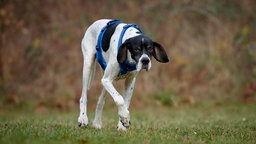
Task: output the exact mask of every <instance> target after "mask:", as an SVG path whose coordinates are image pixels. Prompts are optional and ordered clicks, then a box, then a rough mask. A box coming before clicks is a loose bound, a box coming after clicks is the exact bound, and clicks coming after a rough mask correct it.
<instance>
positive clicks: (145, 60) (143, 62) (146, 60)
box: [141, 58, 149, 65]
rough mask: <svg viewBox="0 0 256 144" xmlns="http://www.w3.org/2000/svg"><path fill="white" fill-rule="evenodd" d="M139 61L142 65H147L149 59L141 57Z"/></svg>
mask: <svg viewBox="0 0 256 144" xmlns="http://www.w3.org/2000/svg"><path fill="white" fill-rule="evenodd" d="M141 63H142V64H143V65H147V64H148V63H149V59H148V58H142V59H141Z"/></svg>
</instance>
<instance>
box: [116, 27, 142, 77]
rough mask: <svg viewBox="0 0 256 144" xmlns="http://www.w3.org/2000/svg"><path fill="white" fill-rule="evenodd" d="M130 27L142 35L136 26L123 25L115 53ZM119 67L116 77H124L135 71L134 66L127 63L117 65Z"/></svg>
mask: <svg viewBox="0 0 256 144" xmlns="http://www.w3.org/2000/svg"><path fill="white" fill-rule="evenodd" d="M130 27H133V28H135V29H137V30H139V32H140V33H142V31H141V30H140V28H139V27H138V26H137V25H136V24H127V25H125V26H124V27H123V30H122V32H121V34H120V36H119V40H118V46H117V51H119V48H120V46H121V45H122V41H123V37H124V34H125V32H126V30H127V29H128V28H130ZM119 67H120V71H119V73H118V76H121V75H125V74H126V73H127V72H130V71H134V70H136V64H130V63H129V62H128V61H124V62H123V63H119Z"/></svg>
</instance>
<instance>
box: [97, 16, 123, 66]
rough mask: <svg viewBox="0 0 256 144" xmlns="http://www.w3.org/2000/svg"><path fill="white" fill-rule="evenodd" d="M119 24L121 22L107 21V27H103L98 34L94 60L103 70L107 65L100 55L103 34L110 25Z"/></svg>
mask: <svg viewBox="0 0 256 144" xmlns="http://www.w3.org/2000/svg"><path fill="white" fill-rule="evenodd" d="M121 22H122V21H120V20H117V19H115V20H112V21H109V22H108V23H107V25H106V26H104V27H103V28H102V29H101V32H100V34H99V36H98V41H97V45H96V51H97V53H96V59H97V61H98V62H99V64H100V66H101V68H102V69H103V70H105V69H106V67H107V63H106V61H105V59H104V57H103V55H102V50H103V48H102V38H103V36H104V34H105V32H106V31H107V29H108V27H110V26H111V25H113V24H115V23H121Z"/></svg>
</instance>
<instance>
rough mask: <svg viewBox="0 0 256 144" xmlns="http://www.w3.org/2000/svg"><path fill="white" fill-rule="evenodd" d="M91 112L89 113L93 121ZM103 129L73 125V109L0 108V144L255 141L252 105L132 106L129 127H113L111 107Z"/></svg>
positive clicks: (255, 112) (255, 115)
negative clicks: (144, 107)
mask: <svg viewBox="0 0 256 144" xmlns="http://www.w3.org/2000/svg"><path fill="white" fill-rule="evenodd" d="M93 115H94V111H90V112H89V119H90V120H92V118H93ZM103 115H104V116H103V124H104V128H103V129H101V130H96V129H94V128H91V127H88V128H79V127H77V116H78V111H75V110H73V111H67V112H58V111H54V110H53V111H51V112H47V113H44V114H36V113H34V112H27V110H26V111H25V110H12V111H8V112H7V111H1V112H0V143H1V144H8V143H19V144H20V143H29V144H32V143H36V144H40V143H43V144H46V143H78V144H79V143H80V144H95V143H104V144H105V143H106V144H108V143H110V144H115V143H117V144H118V143H122V144H123V143H131V144H136V143H138V144H141V143H152V144H160V143H168V144H169V143H198V144H201V143H202V144H203V143H216V144H220V143H232V144H234V143H239V144H240V143H252V144H253V143H256V105H253V104H251V105H243V104H225V105H224V104H209V105H206V104H198V105H196V106H188V105H184V106H179V107H161V108H160V107H157V106H153V107H151V108H147V109H144V110H139V111H138V110H137V109H131V122H132V126H131V128H130V129H129V130H128V131H126V132H118V131H117V130H116V124H117V121H116V120H117V113H116V108H113V107H109V108H105V111H104V114H103Z"/></svg>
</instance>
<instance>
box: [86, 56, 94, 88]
mask: <svg viewBox="0 0 256 144" xmlns="http://www.w3.org/2000/svg"><path fill="white" fill-rule="evenodd" d="M95 71H96V58H95V57H94V60H93V63H92V67H91V72H90V76H89V81H88V88H87V90H89V89H90V88H91V86H92V81H93V78H94V75H95Z"/></svg>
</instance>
